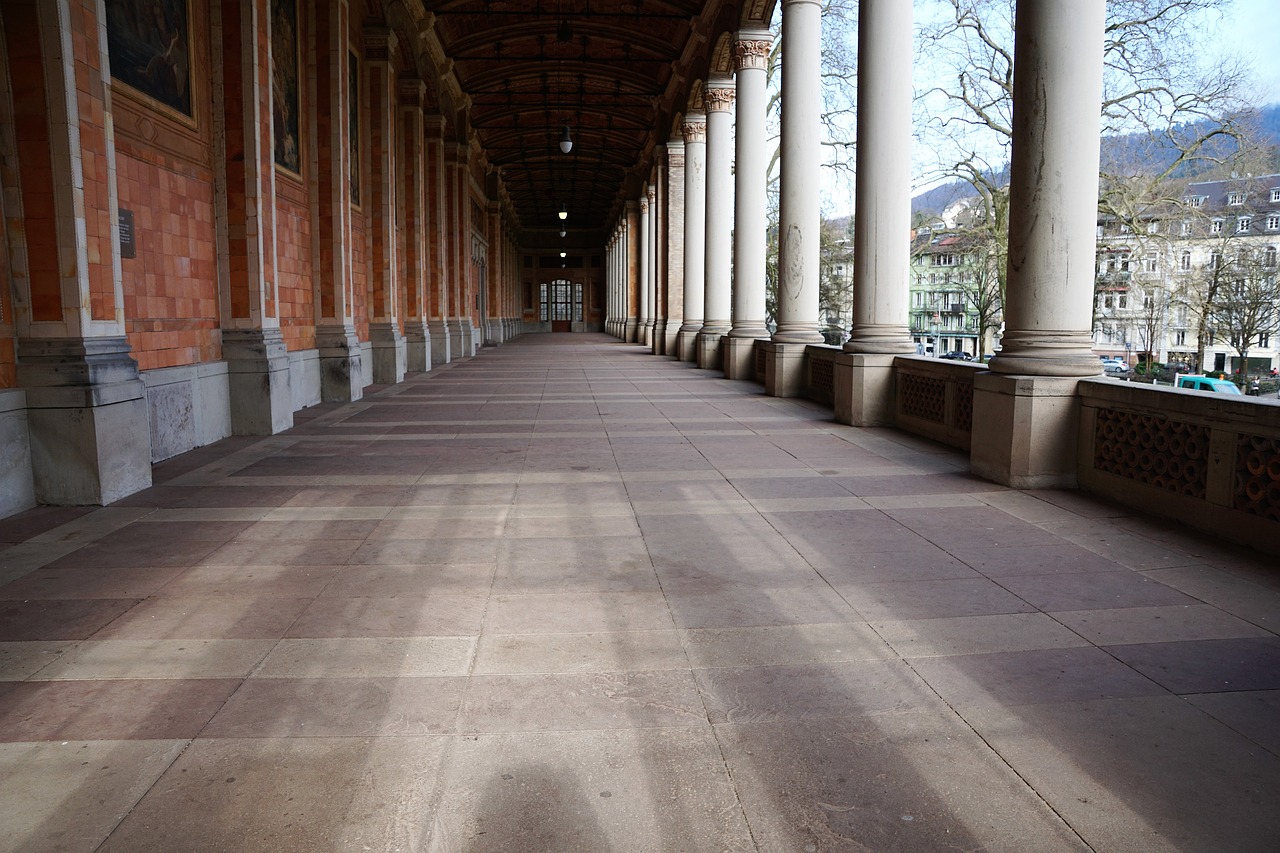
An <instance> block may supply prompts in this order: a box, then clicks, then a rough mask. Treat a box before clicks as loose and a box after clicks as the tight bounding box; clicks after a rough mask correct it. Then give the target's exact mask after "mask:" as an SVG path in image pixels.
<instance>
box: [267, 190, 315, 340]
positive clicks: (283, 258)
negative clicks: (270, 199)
mask: <svg viewBox="0 0 1280 853" xmlns="http://www.w3.org/2000/svg"><path fill="white" fill-rule="evenodd" d="M312 284H313V270H312V269H311V219H310V209H309V207H308V204H307V193H306V189H305V188H304V187H303V186H302V185H301V184H300V183H299V182H298V181H297V180H296V179H294V178H290V177H287V176H285V175H282V174H281V173H280V172H278V171H277V172H276V294H277V298H278V300H279V304H280V330H281V333H282V334H283V335H284V342H285V346H287V347H288V348H289V349H290V350H300V349H311V348H312V347H314V346H315V345H316V330H315V322H316V314H315V311H316V307H315V290H314V288H313V286H312Z"/></svg>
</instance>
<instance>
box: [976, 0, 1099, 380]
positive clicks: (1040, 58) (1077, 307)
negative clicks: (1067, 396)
mask: <svg viewBox="0 0 1280 853" xmlns="http://www.w3.org/2000/svg"><path fill="white" fill-rule="evenodd" d="M1105 18H1106V4H1105V3H1104V2H1103V0H1079V1H1078V2H1074V3H1020V4H1018V10H1017V30H1016V37H1015V41H1014V48H1015V51H1016V52H1015V56H1016V57H1017V59H1016V61H1015V63H1016V64H1015V66H1014V79H1015V80H1016V81H1017V83H1016V85H1015V87H1014V92H1013V161H1012V167H1011V176H1010V184H1009V222H1010V225H1009V270H1008V284H1007V291H1008V292H1007V293H1006V296H1005V311H1004V317H1005V333H1004V336H1003V337H1002V338H1001V341H1000V347H1001V348H1000V352H999V353H997V354H996V356H995V357H994V358H993V359H992V360H991V369H992V370H993V371H995V372H997V373H1016V374H1023V375H1039V376H1090V375H1096V374H1097V372H1098V365H1097V361H1098V359H1097V358H1096V357H1095V356H1094V355H1093V353H1092V348H1093V339H1092V335H1091V334H1090V330H1091V328H1092V325H1093V282H1094V279H1093V270H1094V264H1095V258H1094V251H1095V248H1094V244H1095V238H1096V234H1095V229H1096V227H1097V187H1098V150H1099V144H1100V142H1099V140H1100V137H1099V135H1098V134H1099V123H1100V122H1099V104H1100V103H1101V100H1102V33H1103V26H1104V23H1103V22H1104V21H1105ZM1049 94H1052V97H1049Z"/></svg>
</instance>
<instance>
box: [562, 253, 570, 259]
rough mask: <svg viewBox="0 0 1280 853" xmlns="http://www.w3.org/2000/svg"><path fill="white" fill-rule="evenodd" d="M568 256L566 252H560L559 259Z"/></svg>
mask: <svg viewBox="0 0 1280 853" xmlns="http://www.w3.org/2000/svg"><path fill="white" fill-rule="evenodd" d="M568 255H569V253H568V252H561V253H560V257H562V258H565V257H568Z"/></svg>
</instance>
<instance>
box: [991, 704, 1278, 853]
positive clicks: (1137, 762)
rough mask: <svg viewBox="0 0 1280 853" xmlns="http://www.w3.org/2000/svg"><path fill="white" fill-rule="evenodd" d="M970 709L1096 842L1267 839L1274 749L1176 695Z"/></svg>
mask: <svg viewBox="0 0 1280 853" xmlns="http://www.w3.org/2000/svg"><path fill="white" fill-rule="evenodd" d="M965 717H966V719H967V720H968V722H969V723H970V724H971V725H973V726H974V728H975V729H976V730H977V732H978V734H980V735H981V736H982V738H983V739H984V740H986V741H987V743H989V744H991V746H992V748H993V749H995V750H996V752H998V753H999V754H1000V756H1001V758H1003V759H1004V760H1005V761H1006V762H1008V763H1009V765H1010V767H1012V768H1013V770H1014V771H1015V772H1016V773H1018V775H1019V776H1021V777H1022V778H1023V779H1025V780H1026V781H1027V783H1028V784H1029V785H1031V786H1032V787H1033V788H1034V789H1035V790H1036V792H1037V793H1038V794H1039V795H1040V797H1042V798H1043V799H1044V801H1045V802H1046V803H1048V805H1049V806H1050V807H1051V808H1053V809H1054V810H1055V811H1056V812H1058V814H1060V815H1062V817H1063V818H1064V819H1065V820H1066V821H1067V823H1069V824H1070V825H1071V827H1072V828H1073V829H1074V830H1075V831H1076V832H1077V833H1079V834H1080V836H1081V837H1082V838H1083V839H1084V840H1085V841H1086V842H1087V843H1088V844H1089V845H1090V846H1091V847H1092V848H1093V849H1094V850H1108V851H1118V853H1127V851H1132V853H1152V851H1160V853H1165V852H1166V851H1167V853H1175V851H1177V853H1181V851H1188V850H1257V851H1261V850H1270V849H1273V848H1274V847H1275V839H1276V838H1277V837H1280V809H1277V808H1276V807H1275V806H1276V803H1275V791H1276V790H1277V789H1278V788H1280V758H1278V757H1277V756H1276V755H1274V754H1272V753H1269V752H1266V751H1265V750H1262V749H1259V748H1258V746H1257V745H1256V744H1255V743H1253V742H1252V741H1250V740H1248V739H1247V738H1245V737H1243V736H1242V735H1240V734H1237V733H1236V732H1234V731H1231V730H1230V729H1229V728H1228V727H1227V726H1225V725H1223V724H1221V723H1219V722H1218V721H1217V720H1215V719H1213V718H1212V717H1210V716H1208V715H1207V714H1205V713H1203V712H1201V711H1200V710H1198V709H1196V708H1194V707H1192V706H1191V705H1189V704H1187V703H1186V702H1185V701H1183V700H1182V699H1180V698H1178V697H1174V696H1164V697H1143V698H1127V699H1109V700H1093V701H1075V702H1065V703H1053V704H1045V705H1026V706H1022V707H1019V708H1009V707H1003V708H1002V707H989V708H985V709H981V710H978V709H971V710H969V711H966V713H965Z"/></svg>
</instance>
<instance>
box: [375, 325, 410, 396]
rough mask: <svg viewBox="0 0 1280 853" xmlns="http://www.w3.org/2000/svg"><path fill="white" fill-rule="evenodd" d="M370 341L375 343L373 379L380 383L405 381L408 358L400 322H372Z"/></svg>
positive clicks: (393, 383) (391, 383)
mask: <svg viewBox="0 0 1280 853" xmlns="http://www.w3.org/2000/svg"><path fill="white" fill-rule="evenodd" d="M369 342H370V343H371V344H372V345H373V381H374V382H376V383H377V384H379V385H396V384H398V383H400V382H403V381H404V371H405V362H406V360H407V358H406V352H405V340H404V335H402V334H400V326H399V324H397V323H370V324H369Z"/></svg>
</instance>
